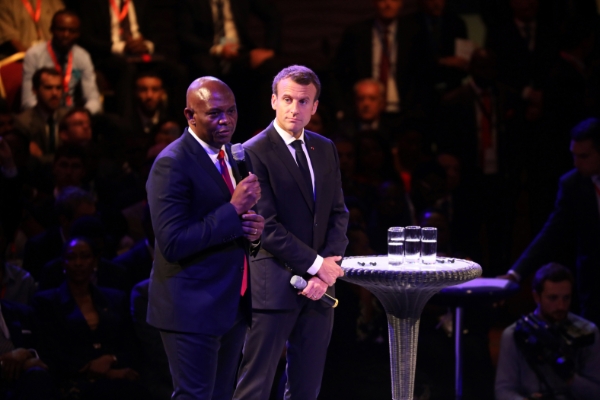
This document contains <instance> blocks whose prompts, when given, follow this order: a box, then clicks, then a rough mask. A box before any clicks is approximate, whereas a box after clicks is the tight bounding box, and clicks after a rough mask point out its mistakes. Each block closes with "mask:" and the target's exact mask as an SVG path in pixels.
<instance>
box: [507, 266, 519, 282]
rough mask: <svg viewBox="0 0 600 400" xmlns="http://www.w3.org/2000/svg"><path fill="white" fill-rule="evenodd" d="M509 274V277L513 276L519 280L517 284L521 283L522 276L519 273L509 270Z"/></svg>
mask: <svg viewBox="0 0 600 400" xmlns="http://www.w3.org/2000/svg"><path fill="white" fill-rule="evenodd" d="M507 274H508V275H512V276H514V277H515V279H516V280H517V282H521V275H519V273H518V272H516V271H513V270H512V269H511V270H509V271H508V272H507Z"/></svg>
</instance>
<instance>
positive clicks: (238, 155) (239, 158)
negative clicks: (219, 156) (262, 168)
mask: <svg viewBox="0 0 600 400" xmlns="http://www.w3.org/2000/svg"><path fill="white" fill-rule="evenodd" d="M231 154H232V155H233V159H234V160H235V163H236V164H237V167H238V170H239V171H240V175H241V176H242V179H244V178H245V177H247V176H248V175H250V173H249V172H248V166H247V165H246V159H245V154H244V146H242V144H241V143H236V144H234V145H232V146H231Z"/></svg>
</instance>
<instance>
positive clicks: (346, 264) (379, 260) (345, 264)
mask: <svg viewBox="0 0 600 400" xmlns="http://www.w3.org/2000/svg"><path fill="white" fill-rule="evenodd" d="M473 265H477V264H476V263H474V262H473V261H468V260H461V259H459V258H449V257H437V258H436V262H435V263H434V264H423V263H422V262H420V261H419V262H417V263H413V264H409V263H407V262H404V263H402V264H400V265H391V264H389V263H388V256H387V255H381V256H357V257H346V258H344V259H343V261H342V269H344V270H346V269H362V270H370V271H381V272H383V271H399V272H404V273H412V272H415V273H420V272H443V271H446V272H452V271H461V270H464V269H466V268H470V267H472V266H473Z"/></svg>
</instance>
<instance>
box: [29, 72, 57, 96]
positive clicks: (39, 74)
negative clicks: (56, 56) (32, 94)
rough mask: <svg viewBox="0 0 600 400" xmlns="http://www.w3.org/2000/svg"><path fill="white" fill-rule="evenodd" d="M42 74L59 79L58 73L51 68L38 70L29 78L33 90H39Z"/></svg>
mask: <svg viewBox="0 0 600 400" xmlns="http://www.w3.org/2000/svg"><path fill="white" fill-rule="evenodd" d="M43 74H48V75H52V76H58V77H59V78H60V77H61V75H60V72H58V71H57V70H56V69H54V68H51V67H44V68H40V69H38V70H37V71H35V73H34V74H33V77H32V78H31V83H32V84H33V89H34V90H38V89H39V88H40V85H41V84H42V75H43Z"/></svg>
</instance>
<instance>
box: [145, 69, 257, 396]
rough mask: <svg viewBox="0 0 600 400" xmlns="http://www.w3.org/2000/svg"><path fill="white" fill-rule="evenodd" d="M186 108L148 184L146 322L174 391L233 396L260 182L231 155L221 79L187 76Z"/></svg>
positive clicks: (232, 123)
mask: <svg viewBox="0 0 600 400" xmlns="http://www.w3.org/2000/svg"><path fill="white" fill-rule="evenodd" d="M184 114H185V116H186V118H187V120H188V128H187V129H186V130H185V132H184V134H183V136H181V137H180V138H179V139H177V140H175V141H174V142H173V143H171V144H170V145H169V146H168V147H167V148H165V150H163V151H162V152H161V153H160V154H159V156H158V157H157V159H156V161H155V162H154V165H153V167H152V170H151V171H150V176H149V178H148V183H147V191H148V203H149V205H150V214H151V215H152V225H153V227H154V232H155V233H156V246H155V254H154V267H153V269H152V273H151V275H150V289H149V304H148V323H149V324H150V325H152V326H154V327H156V328H158V329H160V330H161V336H162V339H163V343H164V345H165V350H166V353H167V356H168V358H169V365H170V368H171V374H172V376H173V388H174V391H173V399H231V392H232V390H233V386H234V382H235V371H236V367H237V365H238V361H239V356H240V352H241V349H242V345H243V338H244V334H245V332H246V326H247V317H249V315H248V314H249V310H250V308H249V307H250V304H249V302H250V296H249V290H247V289H249V284H248V273H247V262H246V260H247V259H248V257H249V252H248V250H249V248H250V243H249V242H256V241H257V240H258V239H259V238H260V235H261V233H262V230H263V227H264V219H263V217H261V216H260V215H257V214H256V213H254V211H251V210H250V209H251V207H253V206H254V205H255V204H256V202H257V201H258V199H259V198H260V193H261V188H260V185H259V183H258V178H257V176H256V175H250V176H248V177H247V178H245V179H243V180H240V178H241V177H240V174H239V171H238V168H237V165H236V163H234V162H233V161H232V160H233V159H232V155H231V153H230V145H229V141H230V140H231V136H232V135H233V132H234V130H235V127H236V123H237V109H236V103H235V98H234V96H233V93H232V92H231V90H230V89H229V87H228V86H227V85H226V84H225V83H223V82H222V81H220V80H218V79H216V78H213V77H203V78H199V79H197V80H195V81H194V82H192V84H191V85H190V87H189V89H188V92H187V107H186V108H185V110H184ZM228 164H229V165H228ZM234 177H235V179H233V178H234ZM236 181H237V182H238V183H237V185H236V186H235V189H234V185H235V182H236ZM249 210H250V211H249ZM252 247H253V250H254V251H256V249H258V245H257V244H253V245H252Z"/></svg>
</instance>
